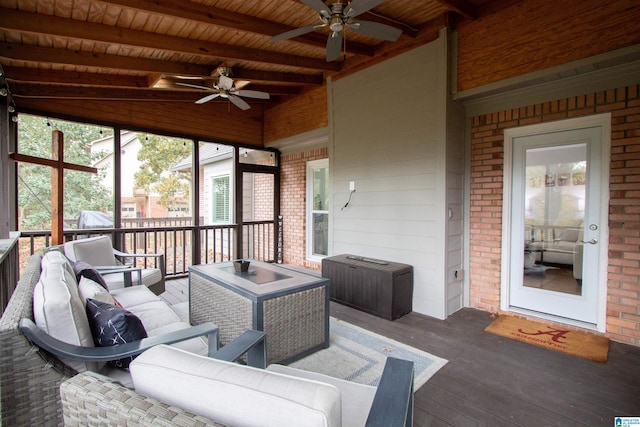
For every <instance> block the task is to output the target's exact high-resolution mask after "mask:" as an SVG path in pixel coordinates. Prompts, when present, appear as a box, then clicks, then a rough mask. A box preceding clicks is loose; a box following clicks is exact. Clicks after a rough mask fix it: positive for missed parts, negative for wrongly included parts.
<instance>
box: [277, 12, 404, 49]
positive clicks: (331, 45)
mask: <svg viewBox="0 0 640 427" xmlns="http://www.w3.org/2000/svg"><path fill="white" fill-rule="evenodd" d="M300 1H301V2H302V3H304V4H306V5H307V6H309V7H310V8H312V9H315V10H316V11H317V12H318V13H319V14H320V15H319V16H320V21H322V23H321V24H317V25H309V26H307V27H302V28H296V29H295V30H291V31H287V32H286V33H282V34H279V35H277V36H274V37H272V38H271V41H273V42H279V41H282V40H287V39H291V38H294V37H298V36H301V35H303V34H307V33H310V32H311V31H314V30H316V29H318V28H323V27H327V26H328V27H329V28H330V29H331V34H330V35H329V38H328V40H327V62H331V61H335V60H336V59H338V58H339V57H340V51H341V50H342V40H343V36H342V33H343V30H344V29H345V27H348V28H350V29H352V30H354V31H356V32H358V33H360V34H363V35H365V36H370V37H375V38H377V39H382V40H387V41H396V40H397V39H398V37H400V35H401V34H402V30H400V29H398V28H394V27H392V26H390V25H386V24H380V23H378V22H371V21H359V20H355V19H354V18H355V17H356V16H358V15H360V14H362V13H365V12H367V11H369V10H371V9H373V8H374V7H376V6H378V5H379V4H380V3H382V2H383V1H384V0H353V1H352V2H348V3H347V4H346V6H345V5H344V4H343V3H342V2H340V1H336V2H334V3H332V4H331V8H329V6H327V5H326V4H325V3H324V2H323V1H322V0H300Z"/></svg>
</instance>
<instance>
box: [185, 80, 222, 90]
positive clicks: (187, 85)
mask: <svg viewBox="0 0 640 427" xmlns="http://www.w3.org/2000/svg"><path fill="white" fill-rule="evenodd" d="M176 85H178V86H186V87H192V88H195V89H205V90H213V88H210V87H207V86H201V85H192V84H189V83H180V82H177V83H176Z"/></svg>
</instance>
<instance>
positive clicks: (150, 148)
mask: <svg viewBox="0 0 640 427" xmlns="http://www.w3.org/2000/svg"><path fill="white" fill-rule="evenodd" d="M138 138H139V140H140V144H141V148H140V151H139V152H138V160H139V161H141V162H142V165H141V166H140V170H138V171H137V172H136V173H135V175H134V179H135V185H136V187H138V188H142V189H144V190H145V191H146V192H147V193H151V192H157V193H158V194H160V199H159V200H158V204H159V205H160V206H163V207H165V208H171V207H174V206H176V205H177V204H178V203H179V202H183V201H184V200H185V199H187V198H188V197H189V189H190V183H191V180H190V179H189V178H190V175H188V176H186V175H185V174H181V173H179V172H177V171H171V170H170V169H171V168H172V167H173V166H175V165H176V164H178V163H179V162H180V161H181V160H183V159H185V158H187V157H188V156H189V155H190V154H191V142H190V141H186V140H184V139H179V138H171V137H166V136H159V135H149V136H147V137H145V138H144V139H143V138H141V136H140V135H138Z"/></svg>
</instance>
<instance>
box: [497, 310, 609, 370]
mask: <svg viewBox="0 0 640 427" xmlns="http://www.w3.org/2000/svg"><path fill="white" fill-rule="evenodd" d="M485 331H487V332H491V333H492V334H496V335H500V336H503V337H507V338H511V339H514V340H516V341H521V342H525V343H528V344H533V345H536V346H538V347H543V348H546V349H549V350H555V351H559V352H562V353H566V354H570V355H572V356H578V357H581V358H583V359H587V360H592V361H594V362H600V363H605V362H606V361H607V355H608V354H609V339H608V338H605V337H603V336H600V335H595V334H590V333H587V332H581V331H576V330H569V329H561V328H556V327H553V326H549V325H545V324H544V323H540V322H534V321H532V320H526V319H521V318H518V317H512V316H500V317H498V318H497V319H496V320H494V321H493V322H492V323H491V324H490V325H489V326H488V327H487V328H486V329H485Z"/></svg>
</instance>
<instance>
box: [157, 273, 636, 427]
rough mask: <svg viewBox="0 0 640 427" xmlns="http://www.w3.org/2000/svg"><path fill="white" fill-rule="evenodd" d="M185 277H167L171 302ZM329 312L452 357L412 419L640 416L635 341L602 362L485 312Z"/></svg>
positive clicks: (463, 422) (497, 422)
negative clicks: (524, 333)
mask: <svg viewBox="0 0 640 427" xmlns="http://www.w3.org/2000/svg"><path fill="white" fill-rule="evenodd" d="M188 292H189V290H188V280H187V279H178V280H170V281H168V282H167V292H165V293H164V294H163V295H162V297H165V298H166V299H167V301H168V302H169V303H170V304H175V303H177V302H184V301H187V300H188ZM331 315H332V316H334V317H337V318H340V319H342V320H344V321H346V322H349V323H352V324H354V325H357V326H360V327H362V328H365V329H368V330H370V331H373V332H376V333H378V334H380V335H384V336H387V337H389V338H392V339H394V340H396V341H400V342H402V343H405V344H408V345H411V346H413V347H416V348H419V349H421V350H424V351H427V352H429V353H432V354H434V355H436V356H440V357H443V358H445V359H447V360H449V363H448V364H447V365H445V366H444V367H443V368H442V369H441V370H440V371H438V372H437V373H436V374H435V375H434V376H433V377H432V378H431V379H430V380H429V381H428V382H427V384H425V385H424V386H422V387H421V388H420V389H419V390H418V391H417V392H416V395H415V413H414V425H415V426H532V427H534V426H535V427H538V426H543V425H544V426H567V425H571V426H601V425H613V419H614V417H615V416H640V348H638V347H633V346H629V345H625V344H621V343H617V342H612V343H611V347H610V350H609V360H608V362H607V363H605V364H601V363H596V362H590V361H587V360H583V359H580V358H577V357H573V356H569V355H566V354H563V353H558V352H554V351H550V350H546V349H543V348H539V347H535V346H532V345H529V344H525V343H521V342H517V341H514V340H510V339H508V338H504V337H500V336H497V335H493V334H489V333H487V332H484V328H485V327H487V326H488V325H489V323H491V321H492V320H493V319H492V318H491V317H490V315H489V314H488V313H486V312H483V311H479V310H475V309H469V308H466V309H462V310H460V311H458V312H457V313H455V314H453V315H452V316H450V317H449V318H448V319H446V320H438V319H434V318H431V317H428V316H424V315H421V314H417V313H410V314H408V315H406V316H403V317H401V318H400V319H397V320H395V321H388V320H385V319H381V318H378V317H375V316H372V315H369V314H367V313H364V312H361V311H358V310H355V309H352V308H349V307H346V306H344V305H341V304H337V303H334V302H332V303H331Z"/></svg>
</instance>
